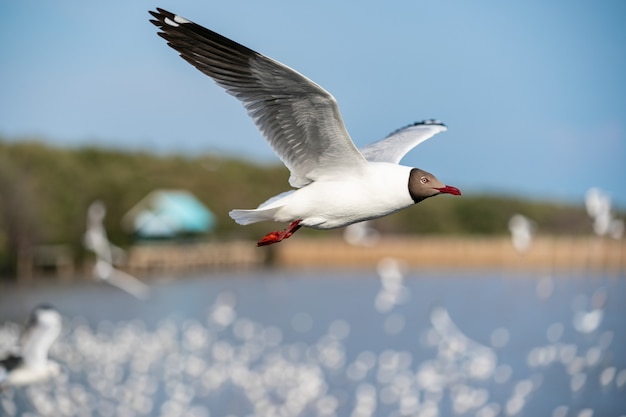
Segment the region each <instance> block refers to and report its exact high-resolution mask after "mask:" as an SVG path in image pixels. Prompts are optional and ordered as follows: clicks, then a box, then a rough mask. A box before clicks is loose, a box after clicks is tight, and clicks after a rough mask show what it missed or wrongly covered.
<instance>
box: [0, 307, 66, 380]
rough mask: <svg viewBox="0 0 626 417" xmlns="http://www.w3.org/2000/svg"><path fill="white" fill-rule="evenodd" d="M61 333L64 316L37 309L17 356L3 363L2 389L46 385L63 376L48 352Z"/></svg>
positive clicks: (0, 374)
mask: <svg viewBox="0 0 626 417" xmlns="http://www.w3.org/2000/svg"><path fill="white" fill-rule="evenodd" d="M59 334H61V315H60V314H59V312H58V311H56V310H55V309H54V308H52V307H50V306H47V305H41V306H39V307H37V308H35V309H34V310H33V311H32V312H31V315H30V318H29V320H28V323H27V325H26V327H25V329H24V332H23V333H22V336H21V339H20V350H19V352H18V353H17V354H14V355H10V356H9V357H7V358H5V359H3V360H0V388H6V387H8V386H22V385H28V384H34V383H37V382H43V381H46V380H48V379H49V378H52V377H54V376H56V375H59V374H60V373H61V367H60V366H59V364H58V363H56V362H54V361H51V360H49V359H48V351H49V350H50V347H51V346H52V344H53V343H54V342H55V340H56V339H57V338H58V337H59Z"/></svg>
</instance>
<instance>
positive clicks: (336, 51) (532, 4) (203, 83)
mask: <svg viewBox="0 0 626 417" xmlns="http://www.w3.org/2000/svg"><path fill="white" fill-rule="evenodd" d="M157 6H158V7H163V8H166V9H168V10H170V11H172V12H175V13H177V14H180V15H182V16H185V17H187V18H188V19H190V20H193V21H195V22H196V23H199V24H202V25H204V26H207V27H209V28H211V29H213V30H215V31H217V32H220V33H222V34H224V35H226V36H228V37H230V38H232V39H234V40H236V41H238V42H240V43H243V44H244V45H247V46H249V47H251V48H253V49H255V50H257V51H259V52H261V53H263V54H265V55H268V56H270V57H272V58H274V59H277V60H279V61H281V62H283V63H285V64H286V65H288V66H290V67H292V68H294V69H296V70H298V71H299V72H301V73H303V74H304V75H306V76H308V77H309V78H311V79H313V80H314V81H316V82H317V83H318V84H320V85H322V86H323V87H324V88H326V89H327V90H328V91H330V92H331V93H332V94H333V95H334V96H335V98H336V99H337V101H338V102H339V105H340V108H341V110H342V114H343V117H344V121H345V122H346V125H347V128H348V131H349V132H350V134H351V135H352V137H353V139H354V141H355V142H356V143H357V145H359V146H362V145H365V144H367V143H369V142H372V141H374V140H377V139H380V138H382V137H384V136H385V135H387V134H388V133H389V132H391V131H393V130H395V129H396V128H398V127H401V126H404V125H406V124H408V123H411V122H413V121H417V120H422V119H427V118H437V119H440V120H442V121H443V122H444V123H446V124H447V125H448V128H449V130H448V132H445V133H443V134H440V135H438V136H436V137H435V138H434V139H432V140H430V141H428V142H426V143H424V144H423V145H420V146H419V147H418V148H416V149H414V150H413V151H412V152H411V153H410V154H409V155H407V156H406V157H405V159H404V160H403V164H405V165H411V166H417V167H420V168H423V169H426V170H428V171H431V172H433V173H434V174H435V175H437V176H438V177H439V178H440V179H442V180H443V181H444V182H446V183H448V184H451V185H454V186H457V187H459V188H461V190H463V191H465V193H466V194H473V193H482V192H503V193H506V194H509V195H519V196H522V197H528V198H534V199H543V198H550V199H553V200H566V201H569V202H580V203H581V204H582V200H583V196H584V193H585V191H586V190H587V189H588V188H589V187H592V186H597V187H600V188H602V189H604V190H605V191H607V192H608V193H609V194H610V195H611V196H612V198H613V200H614V201H615V202H616V203H617V204H618V205H619V206H620V207H623V208H626V164H625V163H626V25H624V22H626V2H624V1H621V0H613V1H600V2H589V1H578V0H574V1H572V0H567V1H566V0H555V1H549V2H546V1H541V0H526V1H523V2H501V1H496V0H483V1H480V0H479V1H472V2H468V1H441V0H438V1H435V0H433V1H421V0H414V1H405V2H380V1H360V2H358V3H356V2H337V1H330V0H322V1H316V2H306V3H305V2H293V1H263V2H260V1H233V2H210V1H181V0H178V1H174V0H162V1H159V2H157V3H154V2H148V1H143V0H133V1H108V2H85V1H62V0H59V1H55V2H49V1H41V0H38V1H37V0H32V1H29V2H18V1H14V2H5V3H4V4H3V24H2V25H1V26H0V53H1V56H2V59H1V60H0V74H1V77H0V135H2V136H4V137H6V138H10V139H11V140H24V139H25V138H29V137H33V136H34V137H38V138H41V139H42V140H44V141H45V142H48V143H51V144H57V145H63V146H77V145H83V144H97V145H101V146H105V147H112V148H122V149H132V150H136V149H140V150H151V151H155V152H159V153H183V154H199V153H205V152H220V153H224V154H229V155H238V154H241V155H243V156H245V157H246V158H250V159H254V160H258V161H263V162H266V161H269V162H273V161H277V159H276V158H275V157H274V156H273V154H272V152H271V150H270V148H269V146H267V144H266V143H265V141H264V140H263V139H262V137H261V136H260V134H259V133H258V131H257V130H256V128H255V127H254V125H253V124H252V122H251V120H250V119H249V118H248V117H247V115H246V113H245V111H244V109H243V107H242V106H241V105H240V104H239V103H238V102H237V100H235V99H234V98H232V97H230V96H228V95H227V94H226V93H224V92H223V91H222V90H221V89H220V88H219V87H217V86H215V85H214V84H213V82H212V81H211V80H210V79H209V78H207V77H206V76H204V75H203V74H201V73H200V72H199V71H197V70H195V69H194V68H193V67H191V66H190V65H189V64H187V63H186V62H184V61H183V60H182V59H180V58H179V57H178V56H177V54H176V53H175V52H174V51H173V50H172V49H170V48H169V47H167V46H166V44H165V42H164V41H163V40H162V39H161V38H159V37H157V36H156V34H155V32H156V28H155V27H153V26H152V25H151V24H150V23H149V22H148V19H149V15H148V13H147V11H148V10H149V9H154V8H155V7H157ZM285 186H286V188H287V187H288V186H287V184H285Z"/></svg>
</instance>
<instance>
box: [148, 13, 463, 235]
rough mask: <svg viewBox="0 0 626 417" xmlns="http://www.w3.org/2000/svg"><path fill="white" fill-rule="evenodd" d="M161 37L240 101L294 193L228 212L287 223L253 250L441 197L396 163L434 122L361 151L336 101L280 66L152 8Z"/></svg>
mask: <svg viewBox="0 0 626 417" xmlns="http://www.w3.org/2000/svg"><path fill="white" fill-rule="evenodd" d="M150 14H151V15H152V16H153V17H154V19H151V20H150V22H152V23H153V24H154V25H155V26H157V27H158V28H159V29H160V32H159V33H158V35H159V36H161V37H162V38H164V39H165V40H166V41H167V43H168V45H169V46H170V47H172V48H173V49H175V50H176V51H178V52H179V54H180V56H181V57H182V58H183V59H185V60H186V61H187V62H189V63H190V64H191V65H193V66H195V67H196V68H197V69H198V70H200V71H201V72H202V73H204V74H206V75H208V76H209V77H211V78H212V79H213V80H214V81H215V82H216V83H217V84H218V85H219V86H221V87H223V88H224V89H225V90H226V92H227V93H229V94H231V95H233V96H234V97H236V98H237V99H239V100H240V101H241V102H242V104H243V106H244V107H245V108H246V109H247V111H248V115H249V116H250V117H251V118H252V119H253V121H254V123H255V124H256V126H257V128H258V129H259V130H260V131H261V132H262V134H263V135H264V136H265V139H266V140H267V141H268V142H269V145H270V146H271V148H272V149H273V151H274V152H275V153H276V155H277V156H278V157H279V158H280V160H281V161H282V162H283V164H285V166H286V167H287V168H288V169H289V171H290V173H291V176H290V178H289V184H290V185H291V186H292V187H293V188H294V189H292V190H290V191H286V192H283V193H281V194H279V195H277V196H274V197H272V198H270V199H269V200H267V201H266V202H264V203H262V204H261V205H259V207H258V208H256V209H252V210H232V211H231V212H230V213H229V214H230V217H231V218H232V219H233V220H235V221H236V222H237V223H238V224H241V225H247V224H251V223H256V222H261V221H275V222H282V223H289V226H288V227H287V228H286V229H284V230H281V231H276V232H271V233H268V234H267V235H266V236H264V237H263V238H262V239H261V240H259V242H258V246H265V245H271V244H274V243H277V242H280V241H282V240H284V239H286V238H288V237H290V236H291V235H293V233H295V232H296V231H297V230H298V229H300V228H301V227H303V226H306V227H310V228H314V229H334V228H338V227H343V226H347V225H350V224H353V223H357V222H361V221H364V220H370V219H375V218H378V217H383V216H386V215H388V214H391V213H393V212H396V211H398V210H401V209H404V208H406V207H409V206H411V205H413V204H415V203H419V202H420V201H423V200H424V199H426V198H429V197H433V196H436V195H439V194H443V193H447V194H453V195H461V192H460V191H459V189H458V188H456V187H452V186H449V185H445V184H444V183H442V182H441V181H440V180H438V179H437V178H436V177H435V176H434V175H433V174H431V173H429V172H426V171H424V170H421V169H419V168H413V167H408V166H403V165H399V162H400V160H401V159H402V157H403V156H404V155H405V154H406V153H407V152H409V151H410V150H411V149H412V148H413V147H415V146H417V145H418V144H420V143H422V142H423V141H425V140H427V139H428V138H430V137H432V136H434V135H435V134H437V133H440V132H443V131H445V130H446V129H447V128H446V126H445V125H444V124H443V123H441V122H440V121H438V120H426V121H423V122H418V123H414V124H411V125H409V126H407V127H405V128H402V129H399V130H397V131H395V132H393V133H392V134H391V135H389V136H387V137H386V138H384V139H382V140H380V141H378V142H375V143H372V144H370V145H368V146H366V147H365V148H363V149H361V150H359V149H357V147H356V146H355V144H354V142H353V141H352V139H351V138H350V135H349V134H348V131H347V130H346V127H345V126H344V123H343V120H342V117H341V113H340V111H339V107H338V105H337V102H336V100H335V98H334V97H333V96H332V95H331V94H330V93H329V92H327V91H326V90H324V89H323V88H322V87H320V86H319V85H318V84H316V83H314V82H313V81H311V80H310V79H308V78H307V77H305V76H304V75H302V74H300V73H298V72H297V71H295V70H293V69H291V68H289V67H287V66H286V65H284V64H282V63H280V62H278V61H275V60H273V59H271V58H269V57H266V56H264V55H262V54H260V53H258V52H255V51H253V50H252V49H249V48H247V47H245V46H243V45H241V44H239V43H237V42H235V41H232V40H230V39H228V38H226V37H224V36H222V35H220V34H218V33H216V32H213V31H212V30H209V29H206V28H204V27H202V26H200V25H198V24H196V23H193V22H191V21H190V20H188V19H185V18H184V17H181V16H178V15H175V14H173V13H171V12H168V11H166V10H163V9H160V8H157V11H150Z"/></svg>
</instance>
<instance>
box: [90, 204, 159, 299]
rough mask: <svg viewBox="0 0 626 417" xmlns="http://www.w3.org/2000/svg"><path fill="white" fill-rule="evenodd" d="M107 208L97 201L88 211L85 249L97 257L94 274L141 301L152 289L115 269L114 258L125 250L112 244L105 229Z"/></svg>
mask: <svg viewBox="0 0 626 417" xmlns="http://www.w3.org/2000/svg"><path fill="white" fill-rule="evenodd" d="M105 216H106V207H105V206H104V203H103V202H102V201H99V200H96V201H94V202H93V203H91V204H90V205H89V208H88V209H87V230H86V231H85V236H84V242H83V243H84V245H85V248H87V249H89V250H90V251H92V252H93V253H94V254H95V255H96V264H95V266H94V268H93V274H94V275H95V276H96V277H97V278H98V279H100V280H102V281H104V282H108V283H109V284H111V285H113V286H116V287H118V288H119V289H121V290H123V291H126V292H127V293H129V294H130V295H133V296H135V297H136V298H139V299H146V298H148V296H149V294H150V288H149V287H148V286H147V285H146V284H144V283H143V282H141V281H140V280H138V279H137V278H135V277H133V276H132V275H130V274H127V273H126V272H124V271H121V270H119V269H117V268H115V267H114V266H113V265H114V264H115V260H114V258H115V257H116V256H115V255H117V257H119V256H121V255H122V254H123V252H124V251H123V250H122V249H121V248H119V247H117V246H115V245H113V244H112V243H111V242H109V238H108V237H107V232H106V229H105V228H104V217H105Z"/></svg>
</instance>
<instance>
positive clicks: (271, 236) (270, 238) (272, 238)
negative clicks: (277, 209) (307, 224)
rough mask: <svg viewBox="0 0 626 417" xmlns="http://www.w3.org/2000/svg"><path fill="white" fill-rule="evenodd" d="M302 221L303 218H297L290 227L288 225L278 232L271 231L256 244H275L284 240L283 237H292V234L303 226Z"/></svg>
mask: <svg viewBox="0 0 626 417" xmlns="http://www.w3.org/2000/svg"><path fill="white" fill-rule="evenodd" d="M301 222H302V220H296V221H295V222H292V223H291V224H290V225H289V227H287V228H286V229H285V230H282V231H280V230H279V231H276V232H270V233H268V234H266V235H265V236H263V237H262V238H261V240H259V241H258V242H257V244H256V245H257V246H267V245H273V244H274V243H278V242H280V241H282V240H283V239H287V238H288V237H291V235H293V234H294V233H295V232H296V231H297V230H298V229H299V228H301V227H302V226H301V225H300V223H301Z"/></svg>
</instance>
